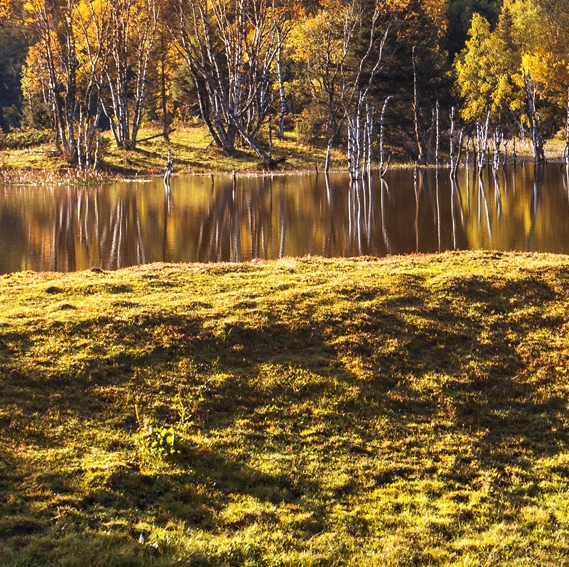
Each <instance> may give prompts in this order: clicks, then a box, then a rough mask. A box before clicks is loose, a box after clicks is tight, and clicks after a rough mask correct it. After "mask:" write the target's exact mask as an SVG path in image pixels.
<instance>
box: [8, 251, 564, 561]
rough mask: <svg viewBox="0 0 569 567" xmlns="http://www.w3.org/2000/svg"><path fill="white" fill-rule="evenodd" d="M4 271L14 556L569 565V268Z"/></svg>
mask: <svg viewBox="0 0 569 567" xmlns="http://www.w3.org/2000/svg"><path fill="white" fill-rule="evenodd" d="M0 281H1V288H0V382H1V389H0V396H1V403H0V424H1V425H2V436H1V437H0V455H1V458H0V518H1V519H0V558H1V560H0V564H1V565H2V566H14V567H15V566H24V565H27V566H40V565H41V566H43V565H51V566H89V567H93V566H108V565H113V566H130V565H132V566H137V567H139V566H157V567H161V566H167V565H168V566H170V565H195V566H212V567H213V566H247V565H248V566H317V565H318V566H339V565H346V566H358V567H360V566H370V565H377V566H380V565H381V566H395V565H429V566H435V565H436V566H443V565H444V566H447V565H457V566H458V565H461V566H466V565H468V566H482V565H484V566H504V565H508V566H522V565H532V566H534V565H540V566H556V567H557V566H559V565H566V564H569V444H568V442H569V413H568V403H569V370H568V367H569V258H568V257H566V256H554V255H529V254H501V253H490V252H470V253H447V254H441V255H435V256H410V257H388V258H384V259H371V258H368V259H366V258H362V259H354V260H349V259H346V260H324V259H319V258H307V259H284V260H281V261H275V262H267V263H264V262H257V263H255V262H252V263H247V264H201V265H163V264H155V265H150V266H142V267H137V268H132V269H127V270H121V271H118V272H100V271H87V272H80V273H73V274H53V273H43V274H35V273H15V274H12V275H6V276H3V277H1V278H0ZM150 426H154V427H159V428H160V427H173V430H174V432H175V434H176V436H177V439H178V440H179V441H178V443H177V445H176V447H177V449H179V452H178V453H176V454H173V455H172V456H168V455H167V454H166V455H162V456H161V457H153V456H152V455H151V453H150V452H149V451H148V450H147V449H148V447H145V446H144V444H143V443H141V442H140V441H141V439H142V437H141V434H142V433H144V432H147V431H148V428H149V427H150Z"/></svg>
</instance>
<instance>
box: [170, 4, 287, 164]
mask: <svg viewBox="0 0 569 567" xmlns="http://www.w3.org/2000/svg"><path fill="white" fill-rule="evenodd" d="M175 5H176V14H177V22H176V23H177V26H176V27H174V28H173V30H172V31H173V38H174V41H175V42H176V43H177V45H178V48H179V50H180V52H181V54H182V55H183V57H184V59H185V61H186V63H187V65H188V67H189V69H190V71H191V73H192V77H193V79H194V82H195V85H196V92H197V97H198V103H199V107H200V113H201V115H202V118H203V120H204V122H205V124H206V126H207V128H208V130H209V133H210V134H211V136H212V138H213V140H214V143H215V144H216V145H217V146H219V147H221V148H223V149H224V150H225V151H226V152H228V153H230V154H231V153H233V152H234V151H235V144H236V140H237V138H238V137H240V138H241V140H242V141H243V142H244V143H246V144H247V145H249V146H250V147H251V148H253V150H254V151H255V152H256V153H257V154H258V155H259V156H261V157H262V158H263V159H265V160H267V161H269V160H270V159H271V158H270V156H269V155H268V153H267V152H266V151H265V150H264V149H263V148H262V146H261V144H260V143H259V142H258V140H257V136H258V134H259V130H260V129H261V126H262V125H263V123H264V122H265V120H266V118H267V117H268V115H269V113H270V111H271V103H272V96H273V94H272V83H273V81H272V66H273V63H274V62H275V60H276V57H277V53H278V50H279V34H278V33H277V31H278V19H275V18H274V17H273V15H274V5H273V3H272V2H271V1H270V0H175Z"/></svg>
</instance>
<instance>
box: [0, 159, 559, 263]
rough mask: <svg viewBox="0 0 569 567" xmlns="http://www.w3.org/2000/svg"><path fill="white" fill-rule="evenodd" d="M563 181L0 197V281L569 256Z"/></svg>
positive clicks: (493, 174) (283, 185) (541, 178)
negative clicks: (277, 262) (339, 261)
mask: <svg viewBox="0 0 569 567" xmlns="http://www.w3.org/2000/svg"><path fill="white" fill-rule="evenodd" d="M564 169H565V168H563V171H560V168H559V165H558V164H554V165H552V166H549V165H546V166H545V167H543V166H542V167H540V168H534V167H533V166H518V167H517V168H513V167H509V166H508V167H507V168H504V167H503V166H501V167H500V168H499V169H494V168H491V167H490V168H485V169H484V170H482V171H481V172H477V171H476V170H475V169H474V168H470V169H468V170H466V169H463V170H461V171H459V172H458V175H457V177H456V179H454V178H451V176H450V175H448V170H446V169H444V168H441V169H440V171H439V175H438V176H437V175H436V171H435V170H430V169H415V170H413V169H400V170H397V169H392V170H390V171H389V172H388V174H387V175H386V176H385V177H384V178H383V179H382V178H380V177H379V176H378V175H377V174H374V175H371V176H364V177H363V178H362V179H360V180H358V181H354V182H352V183H350V180H349V177H348V175H344V174H331V175H329V176H325V175H320V176H316V175H308V174H306V175H295V176H284V175H273V176H237V177H236V178H232V177H230V176H217V177H215V178H211V180H210V178H209V177H205V176H202V177H200V176H195V177H181V176H179V177H174V178H172V182H171V185H170V184H168V186H165V185H164V184H163V183H162V179H158V180H156V181H150V182H146V183H142V182H139V183H125V182H123V183H115V184H108V185H103V186H101V187H95V188H90V187H73V186H54V187H0V272H2V273H6V272H11V271H18V270H23V269H33V270H53V271H70V270H80V269H88V268H90V267H93V266H100V267H102V268H104V269H116V268H121V267H124V266H131V265H136V264H141V263H146V262H154V261H164V262H178V261H181V262H194V261H200V262H211V261H241V260H250V259H252V258H261V259H273V258H280V257H283V256H285V255H287V256H304V255H308V254H310V255H323V256H327V257H334V256H358V255H373V256H385V255H387V254H406V253H412V252H416V253H422V252H436V251H442V250H447V249H465V248H470V249H481V248H492V249H498V250H520V251H526V250H527V251H534V250H536V251H551V252H565V253H569V214H567V213H568V212H569V191H568V182H567V178H566V175H567V174H566V172H565V171H564Z"/></svg>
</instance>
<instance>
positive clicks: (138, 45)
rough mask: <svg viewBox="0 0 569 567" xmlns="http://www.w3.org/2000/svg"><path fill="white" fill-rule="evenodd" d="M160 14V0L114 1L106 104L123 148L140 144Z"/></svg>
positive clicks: (104, 102)
mask: <svg viewBox="0 0 569 567" xmlns="http://www.w3.org/2000/svg"><path fill="white" fill-rule="evenodd" d="M159 14H160V4H159V0H116V1H115V2H113V10H112V11H111V14H110V31H109V36H110V37H109V62H108V65H107V66H106V89H107V91H108V96H106V97H105V98H104V99H103V104H104V110H105V114H106V115H107V116H108V118H109V120H110V124H111V130H112V132H113V136H114V139H115V142H116V144H117V146H118V147H119V148H123V149H130V150H133V149H135V147H136V139H137V136H138V132H139V130H140V127H141V124H142V118H143V111H144V104H145V102H146V95H147V78H148V73H149V65H150V56H151V53H152V48H153V46H154V42H155V40H156V29H157V24H158V18H159Z"/></svg>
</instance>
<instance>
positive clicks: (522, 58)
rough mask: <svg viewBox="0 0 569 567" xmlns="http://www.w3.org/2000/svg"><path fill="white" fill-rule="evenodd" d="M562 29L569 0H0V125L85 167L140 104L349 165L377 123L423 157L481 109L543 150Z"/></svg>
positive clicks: (564, 57)
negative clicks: (296, 144) (50, 135)
mask: <svg viewBox="0 0 569 567" xmlns="http://www.w3.org/2000/svg"><path fill="white" fill-rule="evenodd" d="M567 29H569V0H556V1H555V2H549V1H547V0H503V1H495V2H494V1H492V0H381V1H379V0H27V1H26V2H21V1H20V0H0V76H1V78H2V80H1V81H0V107H1V113H0V126H1V128H2V130H3V131H4V132H5V133H8V132H10V131H13V130H17V129H24V130H27V129H51V130H52V131H53V132H54V140H55V144H56V146H57V149H58V150H59V151H60V152H61V154H62V155H64V156H65V157H66V158H67V159H68V161H69V162H70V163H72V164H75V165H76V166H78V167H80V168H92V167H96V166H97V161H98V160H97V153H98V147H99V145H98V139H99V133H100V132H101V130H103V129H105V130H109V129H110V130H111V131H112V134H113V137H114V139H115V141H116V143H117V145H118V147H120V148H124V149H134V148H135V147H136V143H137V138H138V136H139V131H140V128H141V127H142V125H143V123H144V122H145V121H153V122H156V121H160V122H161V124H162V126H163V131H164V136H165V137H166V138H167V136H168V132H169V130H170V128H171V125H172V123H173V122H174V121H176V120H182V121H187V120H190V119H199V120H201V121H203V123H204V124H205V125H206V127H207V129H208V131H209V133H210V135H211V137H212V140H213V143H214V144H216V145H217V146H219V147H220V148H223V149H224V150H225V151H226V152H228V153H232V152H234V151H235V148H236V144H244V145H247V146H249V147H251V148H252V149H253V150H254V151H255V152H256V153H257V154H258V155H259V156H261V158H263V159H265V160H269V159H271V155H270V150H269V145H270V137H272V136H276V137H282V136H284V135H285V132H286V131H290V130H294V131H295V133H296V135H297V136H298V139H299V140H300V141H301V142H307V143H322V144H324V145H327V146H328V147H329V148H330V149H331V148H332V147H333V146H334V145H336V144H339V143H342V144H346V146H347V147H348V157H349V163H350V168H351V169H352V170H353V171H358V170H359V169H360V168H362V167H365V164H366V163H367V162H368V160H370V158H371V155H372V151H373V149H374V148H376V150H377V148H379V145H380V142H379V140H380V137H381V139H382V140H383V139H385V140H387V143H388V144H389V145H390V146H391V147H394V148H397V149H399V151H400V152H401V153H402V154H404V155H406V156H408V157H409V158H411V159H413V160H415V161H419V162H424V163H426V162H431V161H433V160H434V159H435V157H434V148H435V142H434V140H435V139H436V140H438V138H439V136H441V135H443V136H444V135H446V136H447V137H448V135H449V133H450V131H451V118H450V117H451V115H453V116H455V117H456V121H454V120H453V122H452V131H453V133H455V135H456V136H457V140H458V133H459V132H461V139H462V134H465V135H468V134H470V135H471V136H472V137H473V138H474V137H476V134H477V133H478V134H480V131H481V128H484V127H486V125H488V127H489V128H490V131H491V132H492V134H491V135H490V138H491V139H501V138H502V137H504V136H505V137H513V136H519V137H525V136H529V137H530V138H531V139H532V141H533V143H534V153H535V159H536V160H540V159H543V144H542V140H543V138H544V137H550V136H553V135H555V134H559V133H560V132H561V135H563V136H565V132H566V130H567V127H568V126H567V124H568V121H567V116H568V113H569V110H568V108H569V106H568V89H569V67H568V64H567V62H568V61H569V35H568V34H567ZM387 103H389V104H387ZM452 109H456V111H453V110H452ZM441 133H442V134H441ZM445 133H446V134H445ZM380 135H382V136H380ZM496 136H497V138H496ZM486 137H488V131H486ZM540 144H541V146H540ZM383 149H384V148H383V143H382V144H381V151H382V154H383ZM382 159H383V155H382Z"/></svg>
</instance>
